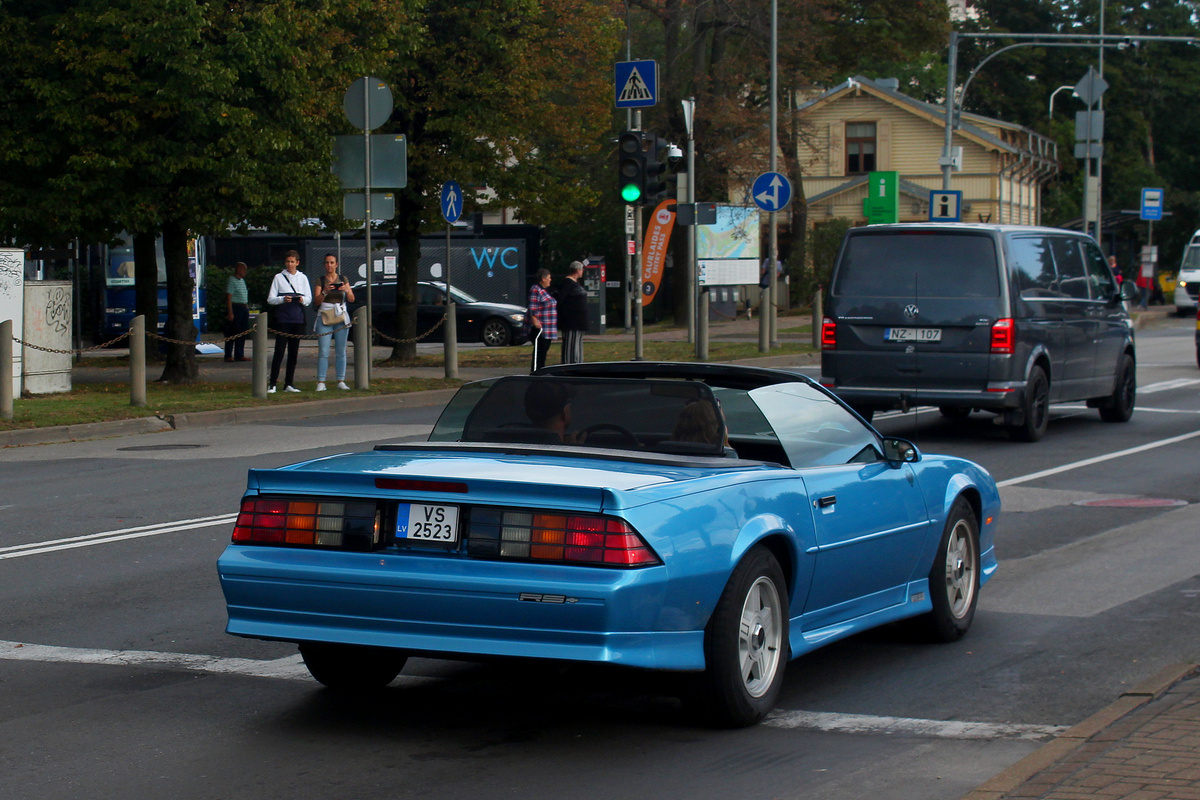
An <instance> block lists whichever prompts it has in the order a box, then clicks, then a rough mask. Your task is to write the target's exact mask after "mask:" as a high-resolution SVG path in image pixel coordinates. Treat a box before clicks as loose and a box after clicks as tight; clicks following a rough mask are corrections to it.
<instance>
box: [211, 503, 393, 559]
mask: <svg viewBox="0 0 1200 800" xmlns="http://www.w3.org/2000/svg"><path fill="white" fill-rule="evenodd" d="M233 541H234V542H235V543H237V544H288V545H298V546H302V547H335V548H343V549H349V550H370V549H372V548H374V547H376V546H377V545H379V544H380V536H379V515H378V513H377V512H376V509H375V504H374V503H372V502H357V503H355V502H341V501H336V502H330V501H322V502H316V501H313V500H276V499H266V500H264V499H262V498H257V497H247V498H245V499H243V500H242V508H241V510H240V511H239V513H238V518H237V522H236V523H235V524H234V527H233Z"/></svg>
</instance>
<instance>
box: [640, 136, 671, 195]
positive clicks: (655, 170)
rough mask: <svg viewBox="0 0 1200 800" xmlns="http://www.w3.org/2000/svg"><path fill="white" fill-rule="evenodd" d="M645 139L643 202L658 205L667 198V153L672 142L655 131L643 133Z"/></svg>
mask: <svg viewBox="0 0 1200 800" xmlns="http://www.w3.org/2000/svg"><path fill="white" fill-rule="evenodd" d="M642 137H643V138H644V139H645V147H644V151H645V167H644V174H645V180H644V181H643V183H642V202H644V203H646V204H648V205H658V203H660V202H661V201H663V200H665V199H666V198H667V176H666V171H667V153H668V151H669V150H670V147H671V145H670V142H668V141H667V140H666V139H664V138H662V137H661V136H659V135H658V134H655V133H643V134H642Z"/></svg>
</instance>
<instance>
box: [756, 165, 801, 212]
mask: <svg viewBox="0 0 1200 800" xmlns="http://www.w3.org/2000/svg"><path fill="white" fill-rule="evenodd" d="M750 196H751V197H753V198H754V205H756V206H758V207H759V208H761V209H762V210H763V211H779V210H780V209H781V208H783V207H785V206H786V205H787V204H788V203H790V202H791V201H792V182H791V181H789V180H788V179H787V177H786V176H784V175H781V174H779V173H778V172H764V173H763V174H762V175H759V176H758V177H757V178H755V179H754V185H753V186H751V187H750Z"/></svg>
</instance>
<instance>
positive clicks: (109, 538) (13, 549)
mask: <svg viewBox="0 0 1200 800" xmlns="http://www.w3.org/2000/svg"><path fill="white" fill-rule="evenodd" d="M235 520H237V514H221V515H219V516H215V517H197V518H195V519H181V520H176V521H175V522H160V523H158V524H156V525H142V526H139V527H136V528H121V529H120V530H115V531H102V532H100V533H89V534H86V535H84V536H71V537H69V538H66V539H51V540H50V541H48V542H29V543H28V544H15V545H12V546H10V547H0V561H2V560H4V559H8V558H22V557H24V556H36V555H41V554H42V553H53V552H56V551H59V550H73V549H75V548H77V547H91V546H92V545H97V544H109V543H110V542H120V541H124V540H126V539H140V538H142V537H145V536H159V535H161V534H164V533H176V532H178V531H191V530H196V529H198V528H211V527H213V526H214V525H229V524H232V523H233V522H234V521H235Z"/></svg>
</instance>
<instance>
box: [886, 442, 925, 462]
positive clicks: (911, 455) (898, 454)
mask: <svg viewBox="0 0 1200 800" xmlns="http://www.w3.org/2000/svg"><path fill="white" fill-rule="evenodd" d="M883 457H884V458H886V459H887V460H888V461H890V462H892V463H893V464H897V463H899V464H915V463H917V462H918V461H920V460H921V451H920V450H918V449H917V446H916V445H915V444H913V443H912V442H910V441H908V440H907V439H884V440H883Z"/></svg>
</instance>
